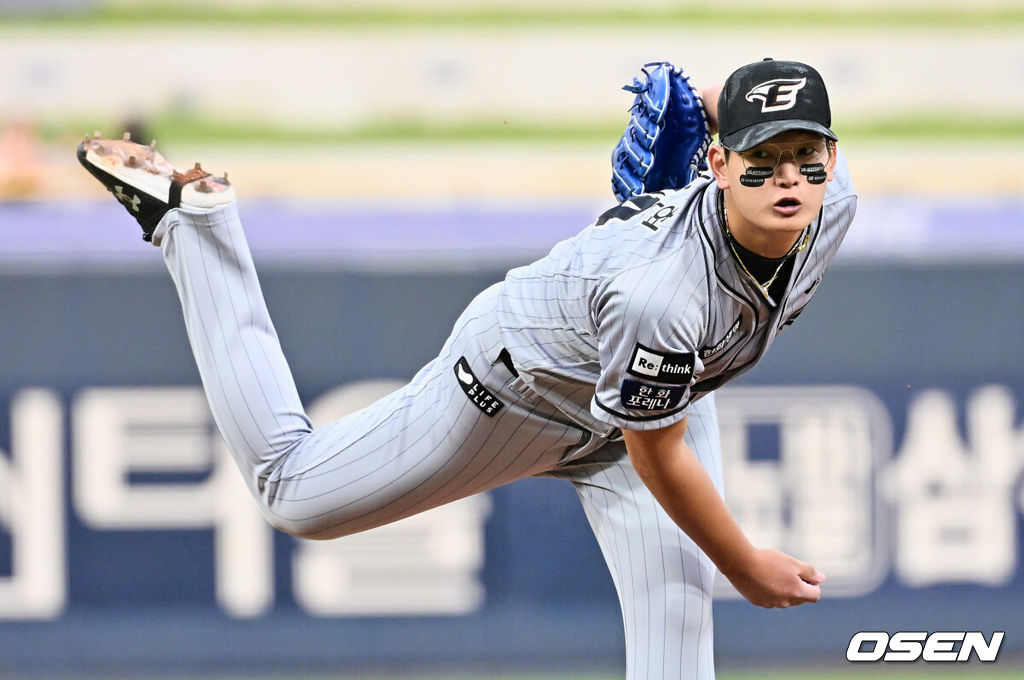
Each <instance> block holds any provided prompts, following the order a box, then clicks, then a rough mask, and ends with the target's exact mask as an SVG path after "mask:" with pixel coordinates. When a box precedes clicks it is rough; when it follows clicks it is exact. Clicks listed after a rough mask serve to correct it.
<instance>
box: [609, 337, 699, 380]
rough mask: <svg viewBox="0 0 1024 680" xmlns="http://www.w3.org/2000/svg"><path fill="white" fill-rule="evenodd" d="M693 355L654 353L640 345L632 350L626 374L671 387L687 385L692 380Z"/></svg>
mask: <svg viewBox="0 0 1024 680" xmlns="http://www.w3.org/2000/svg"><path fill="white" fill-rule="evenodd" d="M693 367H694V354H693V352H684V353H682V354H673V353H670V352H655V351H654V350H653V349H650V348H648V347H644V346H643V345H641V344H640V343H637V344H636V347H635V348H633V356H632V357H631V358H630V360H629V367H628V368H627V369H626V372H627V373H629V374H631V375H635V376H637V377H638V378H648V379H652V380H654V381H656V382H664V383H671V384H673V385H689V384H690V382H691V381H692V380H693Z"/></svg>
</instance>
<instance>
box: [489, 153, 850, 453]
mask: <svg viewBox="0 0 1024 680" xmlns="http://www.w3.org/2000/svg"><path fill="white" fill-rule="evenodd" d="M720 193H721V192H720V191H719V189H718V187H717V186H716V185H715V184H714V182H713V181H712V180H711V179H710V177H708V176H702V177H698V179H697V180H696V181H694V182H693V183H691V184H690V185H689V186H687V187H686V188H684V189H681V190H679V191H673V192H668V193H666V194H664V195H654V197H656V198H657V203H654V204H651V205H648V206H647V207H646V208H641V206H637V209H636V210H634V211H632V214H630V213H629V211H623V210H619V211H618V212H617V215H619V216H620V217H619V218H617V219H610V220H607V221H604V222H601V221H599V222H598V223H597V224H595V225H593V226H591V227H588V228H587V229H585V230H584V231H582V232H581V233H579V234H578V235H576V236H574V237H572V238H569V239H566V240H565V241H562V242H561V243H559V244H557V245H556V246H555V247H554V248H553V249H552V251H551V253H549V254H548V256H547V257H545V258H542V259H540V260H538V261H537V262H534V263H533V264H531V265H528V266H526V267H520V268H518V269H513V270H512V271H510V272H509V273H508V276H507V277H506V279H505V283H506V285H505V287H504V289H503V290H502V293H501V296H500V299H499V308H498V309H499V321H500V323H501V325H502V335H503V337H504V341H505V344H506V346H507V347H508V348H509V351H510V352H511V353H512V356H513V357H514V358H515V359H516V364H517V365H519V366H521V367H522V373H523V376H524V378H525V379H526V380H527V381H528V382H529V384H530V386H531V387H532V388H533V389H534V390H535V391H536V392H538V393H539V394H541V395H542V396H543V397H545V398H546V399H548V400H550V401H551V402H552V403H555V404H558V408H559V410H561V411H562V412H563V413H565V414H566V415H567V416H568V417H570V418H572V419H573V420H574V421H575V422H578V423H579V424H580V425H581V426H582V427H585V428H586V429H588V430H590V431H593V432H596V433H599V434H604V435H607V434H608V433H609V432H610V431H611V430H612V429H614V428H629V429H637V430H639V429H655V428H660V427H666V426H668V425H671V424H672V423H675V422H677V421H679V420H681V419H682V418H683V417H684V416H685V415H686V411H685V406H686V404H687V403H690V402H692V401H694V400H696V399H699V398H700V397H701V396H703V395H705V394H707V393H709V392H711V391H712V390H714V389H717V388H718V387H720V386H721V385H723V384H725V383H726V382H728V381H729V380H732V379H734V378H736V377H738V376H740V375H741V374H742V373H744V372H745V371H746V370H748V369H749V368H751V367H752V366H753V365H754V364H755V363H756V362H757V361H758V359H760V357H761V356H762V355H763V354H764V352H765V351H766V350H767V349H768V347H769V346H770V345H771V343H772V341H773V340H774V339H775V336H776V335H777V334H778V332H779V331H780V330H782V329H783V328H785V327H786V326H787V325H788V324H790V323H792V321H793V320H795V318H796V316H797V315H798V314H799V313H800V312H801V311H802V310H803V307H804V306H805V305H806V304H807V303H808V301H809V300H810V298H811V296H812V294H813V292H814V288H815V285H816V283H817V282H818V281H819V280H820V279H821V277H822V275H823V274H824V273H825V271H826V270H827V269H828V266H829V265H830V264H831V262H832V260H833V258H834V257H835V254H836V251H837V250H838V248H839V244H840V242H841V241H842V239H843V236H844V235H845V234H846V231H847V230H848V229H849V227H850V224H851V222H852V221H853V215H854V212H855V210H856V194H855V192H854V189H853V185H852V182H851V180H850V175H849V171H848V169H847V166H846V161H845V158H844V157H843V155H842V153H841V152H840V154H839V157H838V159H837V164H836V170H835V179H834V180H833V181H832V182H830V183H829V184H828V186H827V188H826V195H825V202H824V206H823V209H822V213H821V216H820V218H819V219H818V220H816V221H815V222H814V223H813V224H811V225H810V226H809V227H808V238H809V244H810V245H809V247H808V248H806V249H805V250H803V251H802V252H800V253H798V254H797V256H796V260H795V262H794V272H793V275H792V276H791V277H790V280H789V284H788V286H787V288H786V291H785V295H784V299H783V301H782V304H780V305H776V304H775V303H774V302H773V301H771V300H767V299H765V298H764V297H763V296H762V295H761V294H760V292H759V291H758V289H757V288H756V287H754V285H753V284H752V283H751V282H750V280H749V278H748V277H747V275H746V274H745V273H744V272H743V270H742V269H741V268H740V267H739V265H738V263H737V262H736V259H735V257H734V256H733V254H732V252H731V249H730V248H729V244H728V241H727V240H726V237H725V229H724V227H723V225H722V224H721V221H720V220H719V217H718V211H717V207H716V206H717V201H718V200H719V196H720ZM627 205H628V204H627ZM670 213H671V215H670V217H665V216H666V215H669V214H670ZM638 343H639V344H641V345H643V346H645V347H647V348H650V349H652V350H654V351H656V352H660V353H664V354H686V353H691V352H692V353H694V354H695V355H696V356H695V360H694V370H693V376H694V379H693V381H692V383H691V385H690V386H689V391H688V392H687V394H686V395H685V397H683V399H682V401H681V404H680V406H679V407H677V408H673V409H668V410H660V411H643V410H636V409H629V408H626V407H624V406H623V405H622V403H621V399H620V393H621V392H620V391H621V389H622V382H623V380H624V379H626V378H628V377H629V376H628V374H627V368H628V366H629V362H630V357H631V356H632V353H633V350H634V348H635V347H636V346H637V344H638Z"/></svg>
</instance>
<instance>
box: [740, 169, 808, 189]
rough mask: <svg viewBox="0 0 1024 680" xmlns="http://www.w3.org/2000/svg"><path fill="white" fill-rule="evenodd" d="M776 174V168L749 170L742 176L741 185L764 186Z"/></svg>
mask: <svg viewBox="0 0 1024 680" xmlns="http://www.w3.org/2000/svg"><path fill="white" fill-rule="evenodd" d="M774 174H775V168H747V171H746V172H745V173H743V174H742V175H740V184H742V185H743V186H745V187H759V186H763V185H764V181H765V180H766V179H768V178H769V177H771V176H772V175H774ZM808 181H809V180H808Z"/></svg>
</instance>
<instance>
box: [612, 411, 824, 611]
mask: <svg viewBox="0 0 1024 680" xmlns="http://www.w3.org/2000/svg"><path fill="white" fill-rule="evenodd" d="M686 424H687V421H686V419H683V420H681V421H679V422H677V423H675V424H673V425H670V426H668V427H664V428H660V429H655V430H645V431H638V430H623V432H622V433H623V436H624V437H625V443H626V449H627V451H628V452H629V457H630V460H631V461H632V463H633V466H634V467H635V468H636V471H637V473H638V474H639V475H640V478H641V479H642V480H643V482H644V484H646V485H647V488H648V489H650V490H651V493H652V494H653V495H654V497H655V498H656V499H657V500H658V502H659V503H660V504H661V506H662V508H664V509H665V512H666V513H668V515H669V517H671V518H672V519H673V521H675V523H676V524H677V525H679V528H681V529H682V530H683V531H684V532H686V534H687V535H688V536H689V537H690V538H692V539H693V541H694V542H695V543H696V544H697V545H698V546H699V547H700V548H701V550H703V551H704V553H705V554H706V555H707V556H708V557H709V558H711V561H712V562H714V563H715V565H716V566H717V567H718V569H719V570H720V571H721V572H722V573H723V574H724V575H725V576H726V578H728V579H729V581H730V582H731V583H732V584H733V586H735V588H736V590H738V591H739V592H740V594H741V595H743V596H744V597H745V598H747V600H749V601H750V602H751V603H753V604H755V605H758V606H760V607H791V606H794V605H798V604H803V603H804V602H817V601H818V600H819V599H820V598H821V587H820V584H821V582H822V581H824V580H825V575H824V574H822V573H821V572H820V571H818V570H817V569H815V568H814V567H812V566H811V565H809V564H806V563H804V562H801V561H799V560H797V559H796V558H793V557H790V556H789V555H786V554H785V553H781V552H779V551H777V550H768V549H761V548H756V547H754V545H753V544H751V542H750V541H749V540H748V539H747V537H746V536H745V535H744V533H743V531H742V530H741V529H740V527H739V525H738V524H737V523H736V520H735V519H734V518H733V516H732V513H731V512H729V509H728V507H726V505H725V501H724V500H723V499H722V497H721V495H720V494H719V493H718V490H717V489H716V488H715V485H714V483H713V482H712V481H711V477H710V476H709V475H708V473H707V471H706V470H705V469H704V467H703V466H702V465H701V464H700V461H699V460H698V459H697V456H696V455H694V453H693V451H692V450H690V447H689V446H688V445H687V444H686V442H685V441H684V439H683V434H684V433H685V432H686Z"/></svg>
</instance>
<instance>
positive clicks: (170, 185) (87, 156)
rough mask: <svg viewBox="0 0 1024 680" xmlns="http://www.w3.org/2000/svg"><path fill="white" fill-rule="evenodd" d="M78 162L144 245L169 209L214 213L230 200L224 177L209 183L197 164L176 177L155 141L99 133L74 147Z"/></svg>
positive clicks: (231, 192) (232, 195) (209, 177)
mask: <svg viewBox="0 0 1024 680" xmlns="http://www.w3.org/2000/svg"><path fill="white" fill-rule="evenodd" d="M78 160H79V162H80V163H81V164H82V165H83V166H84V167H85V169H86V170H88V171H89V174H91V175H92V176H93V177H95V178H96V179H98V180H99V181H100V182H101V183H102V184H103V186H105V187H106V188H107V190H108V191H109V192H110V193H112V194H114V198H116V199H117V200H118V201H119V202H120V203H121V205H123V206H124V207H125V209H126V210H128V212H129V214H131V216H132V217H134V218H135V219H136V221H137V222H138V223H139V225H140V226H141V227H142V238H143V240H146V241H151V240H152V239H153V230H154V229H156V226H157V224H159V222H160V220H161V218H163V216H164V215H166V214H167V211H168V210H170V209H171V208H177V207H180V206H185V207H189V208H216V207H218V206H221V205H226V204H228V203H230V202H231V201H233V200H235V190H234V187H232V186H231V183H230V182H228V179H227V174H226V173H225V176H224V177H214V176H213V175H212V174H211V173H209V172H206V171H205V170H203V169H202V168H201V167H200V165H199V163H196V164H195V167H193V168H191V169H190V170H185V171H182V170H180V169H178V168H176V167H174V166H173V165H171V164H170V163H168V162H167V160H166V159H165V158H164V157H163V156H161V155H160V154H159V153H158V152H157V150H156V142H155V141H154V142H153V143H151V144H149V145H148V146H145V145H142V144H137V143H135V142H133V141H132V140H131V137H130V136H129V134H128V133H127V132H126V133H125V135H124V137H123V138H122V139H116V140H114V139H104V138H103V137H102V136H100V133H99V132H97V133H96V134H94V135H93V136H92V137H86V138H85V139H83V140H82V143H81V144H79V145H78Z"/></svg>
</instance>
